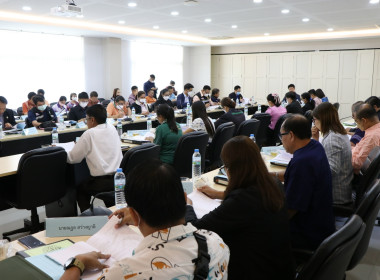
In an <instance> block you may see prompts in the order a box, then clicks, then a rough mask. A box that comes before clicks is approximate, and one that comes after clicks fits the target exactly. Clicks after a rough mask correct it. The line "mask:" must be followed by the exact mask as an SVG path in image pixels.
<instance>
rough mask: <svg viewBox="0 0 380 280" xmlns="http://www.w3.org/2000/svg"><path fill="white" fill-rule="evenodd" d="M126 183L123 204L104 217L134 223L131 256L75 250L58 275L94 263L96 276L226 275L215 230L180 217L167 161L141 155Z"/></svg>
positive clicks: (71, 274) (66, 277)
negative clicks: (139, 238)
mask: <svg viewBox="0 0 380 280" xmlns="http://www.w3.org/2000/svg"><path fill="white" fill-rule="evenodd" d="M146 170H149V176H147V174H146ZM126 185H127V186H128V187H127V188H125V190H124V192H125V200H126V202H127V204H128V207H126V208H123V209H120V210H117V211H115V212H114V213H113V214H112V215H111V216H110V217H112V216H116V217H118V218H119V219H121V221H120V223H118V224H116V225H115V228H116V230H117V229H118V228H120V227H125V226H128V225H134V226H137V227H138V228H139V230H140V232H141V234H142V235H143V236H144V239H143V240H142V241H141V242H140V244H139V245H138V246H137V248H135V250H134V254H133V256H130V257H127V258H125V259H122V260H120V261H119V262H117V263H114V264H113V265H112V266H111V267H108V266H106V265H104V264H102V263H100V262H99V259H108V258H110V257H111V255H112V252H107V253H111V255H109V254H102V253H100V252H90V253H87V254H81V255H77V256H75V257H74V258H70V259H69V260H68V261H67V262H66V264H65V267H64V269H65V273H64V274H63V276H62V277H61V280H79V279H80V277H81V274H82V273H83V271H86V270H95V269H98V270H101V269H103V273H102V275H101V277H100V278H99V279H102V280H120V279H133V278H135V277H136V279H194V275H195V274H196V275H198V276H199V277H202V279H215V280H216V279H218V280H226V279H227V278H228V268H227V267H228V262H229V249H228V247H227V245H226V244H225V243H224V242H223V240H222V239H221V238H220V237H219V236H218V235H217V234H216V233H213V232H211V231H205V230H198V229H197V228H195V227H194V226H193V225H192V224H190V223H187V224H186V223H185V211H186V200H185V195H184V193H183V188H182V184H181V179H180V177H179V176H178V174H177V172H176V171H175V169H174V168H173V167H172V166H170V165H168V164H165V163H162V162H160V161H159V160H157V159H153V160H149V161H146V162H144V163H142V164H140V165H138V166H137V167H136V168H134V169H133V170H132V171H131V172H130V173H129V174H128V177H127V184H126ZM169 202H170V203H169ZM147 205H149V207H147ZM110 238H112V237H110ZM207 255H208V257H206V256H207ZM198 258H201V259H200V260H199V259H198ZM197 259H198V260H197ZM160 265H162V266H160ZM200 271H203V273H199V272H200Z"/></svg>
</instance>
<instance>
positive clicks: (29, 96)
mask: <svg viewBox="0 0 380 280" xmlns="http://www.w3.org/2000/svg"><path fill="white" fill-rule="evenodd" d="M35 95H37V93H35V92H33V91H32V92H29V93H28V100H30V99H32V97H33V96H35Z"/></svg>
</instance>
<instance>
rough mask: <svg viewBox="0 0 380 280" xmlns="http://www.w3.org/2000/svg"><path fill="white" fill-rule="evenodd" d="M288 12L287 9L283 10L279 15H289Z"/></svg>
mask: <svg viewBox="0 0 380 280" xmlns="http://www.w3.org/2000/svg"><path fill="white" fill-rule="evenodd" d="M289 12H290V11H289V10H288V9H283V10H282V11H281V13H283V14H289Z"/></svg>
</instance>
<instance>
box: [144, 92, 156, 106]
mask: <svg viewBox="0 0 380 280" xmlns="http://www.w3.org/2000/svg"><path fill="white" fill-rule="evenodd" d="M153 95H154V90H153V89H151V90H149V91H148V96H147V97H146V103H147V104H148V105H150V104H153V103H155V102H156V101H157V99H156V98H154V96H153Z"/></svg>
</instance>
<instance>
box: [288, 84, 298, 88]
mask: <svg viewBox="0 0 380 280" xmlns="http://www.w3.org/2000/svg"><path fill="white" fill-rule="evenodd" d="M291 87H292V88H296V86H295V85H294V84H290V85H288V89H289V88H291Z"/></svg>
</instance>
